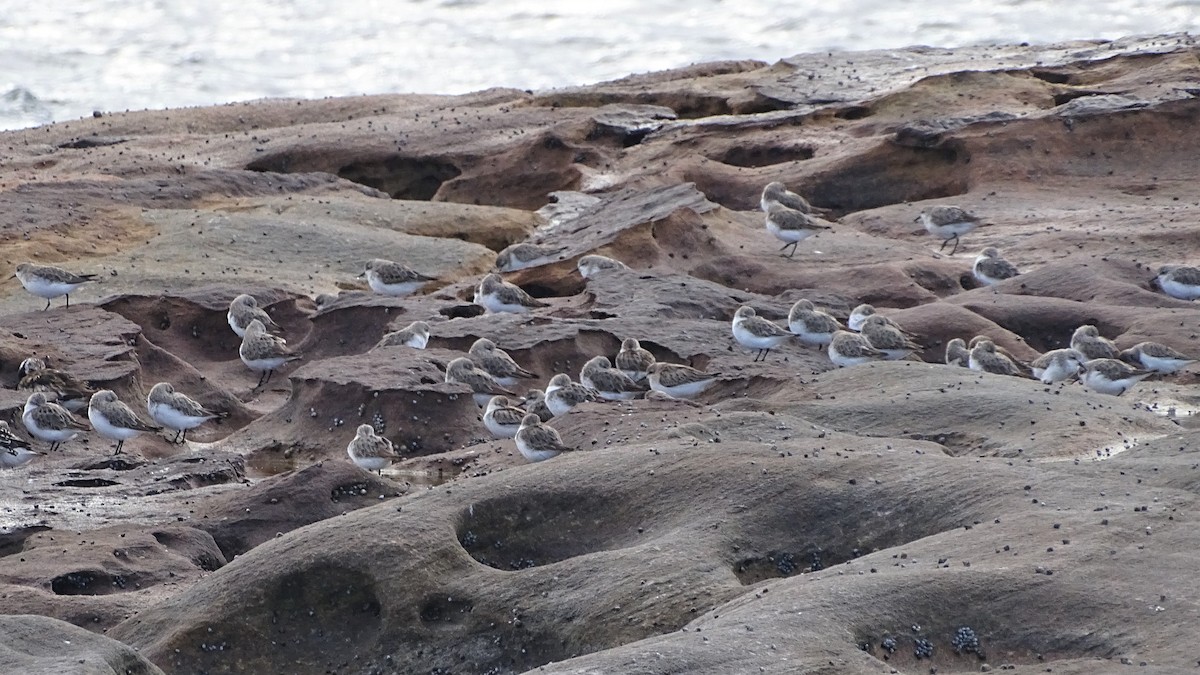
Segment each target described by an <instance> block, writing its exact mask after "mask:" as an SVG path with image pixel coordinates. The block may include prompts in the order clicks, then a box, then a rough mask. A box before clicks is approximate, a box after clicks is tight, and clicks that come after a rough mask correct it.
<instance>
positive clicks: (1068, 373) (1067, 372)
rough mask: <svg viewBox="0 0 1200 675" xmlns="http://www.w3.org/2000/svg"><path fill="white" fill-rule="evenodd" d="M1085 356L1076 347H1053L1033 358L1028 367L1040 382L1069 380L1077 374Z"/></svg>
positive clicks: (1085, 361) (1049, 382)
mask: <svg viewBox="0 0 1200 675" xmlns="http://www.w3.org/2000/svg"><path fill="white" fill-rule="evenodd" d="M1084 363H1087V357H1086V356H1084V355H1083V354H1082V353H1081V352H1080V351H1079V350H1078V349H1053V350H1050V351H1048V352H1046V353H1045V354H1042V355H1041V356H1039V357H1037V358H1036V359H1034V360H1033V361H1032V362H1031V363H1030V364H1029V368H1030V370H1031V371H1032V372H1033V376H1034V377H1036V378H1037V379H1039V380H1041V381H1042V384H1054V383H1055V382H1062V381H1063V380H1069V379H1071V378H1072V377H1075V376H1076V375H1078V374H1079V371H1080V370H1081V369H1082V368H1083V364H1084Z"/></svg>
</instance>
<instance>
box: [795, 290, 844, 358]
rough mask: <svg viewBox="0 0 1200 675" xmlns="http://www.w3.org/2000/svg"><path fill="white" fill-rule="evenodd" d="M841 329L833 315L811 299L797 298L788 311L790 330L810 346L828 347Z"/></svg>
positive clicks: (801, 342)
mask: <svg viewBox="0 0 1200 675" xmlns="http://www.w3.org/2000/svg"><path fill="white" fill-rule="evenodd" d="M841 329H842V325H841V324H840V323H838V320H837V319H835V318H833V315H831V314H827V313H825V312H822V311H820V310H818V309H817V308H816V306H815V305H813V303H812V301H810V300H805V299H803V298H801V299H799V300H797V301H796V304H794V305H792V309H791V310H790V311H789V312H788V330H790V331H791V332H792V335H795V336H796V339H797V340H799V341H800V344H803V345H807V346H809V347H827V346H828V345H829V343H830V342H833V334H834V333H836V332H838V331H839V330H841Z"/></svg>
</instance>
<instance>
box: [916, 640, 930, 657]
mask: <svg viewBox="0 0 1200 675" xmlns="http://www.w3.org/2000/svg"><path fill="white" fill-rule="evenodd" d="M913 656H916V657H917V658H918V659H929V658H933V643H932V642H930V641H929V640H927V639H925V638H917V639H915V640H913Z"/></svg>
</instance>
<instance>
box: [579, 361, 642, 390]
mask: <svg viewBox="0 0 1200 675" xmlns="http://www.w3.org/2000/svg"><path fill="white" fill-rule="evenodd" d="M579 383H580V384H582V385H583V386H585V387H589V388H591V389H592V390H594V391H595V392H596V393H597V394H599V395H600V398H602V399H604V400H606V401H628V400H630V399H634V398H637V397H638V396H640V395H641V394H642V393H643V392H645V391H646V390H647V389H649V385H646V384H639V383H637V382H634V381H633V379H631V378H630V377H629V376H628V375H626V374H625V373H622V372H621V371H619V370H617V369H616V368H613V367H612V363H611V362H609V360H608V357H607V356H593V357H592V358H591V359H589V360H588V362H587V363H585V364H583V369H582V370H580V371H579Z"/></svg>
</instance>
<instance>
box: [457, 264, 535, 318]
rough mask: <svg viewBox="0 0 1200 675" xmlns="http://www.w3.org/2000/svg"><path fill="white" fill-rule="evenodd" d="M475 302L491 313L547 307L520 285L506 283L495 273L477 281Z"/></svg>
mask: <svg viewBox="0 0 1200 675" xmlns="http://www.w3.org/2000/svg"><path fill="white" fill-rule="evenodd" d="M475 304H477V305H479V306H481V307H483V308H484V309H485V310H486V311H488V312H491V313H493V314H500V313H503V312H508V313H511V314H524V313H526V312H528V311H530V310H532V309H536V308H538V307H549V305H547V304H546V303H544V302H542V301H541V300H535V299H534V298H533V297H531V296H530V295H529V294H528V293H526V292H525V291H524V289H522V288H521V287H520V286H517V285H516V284H510V283H508V282H507V281H505V280H504V279H501V278H500V275H499V274H495V273H493V274H489V275H487V276H486V277H484V278H483V281H481V282H479V286H478V287H477V288H476V292H475Z"/></svg>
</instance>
